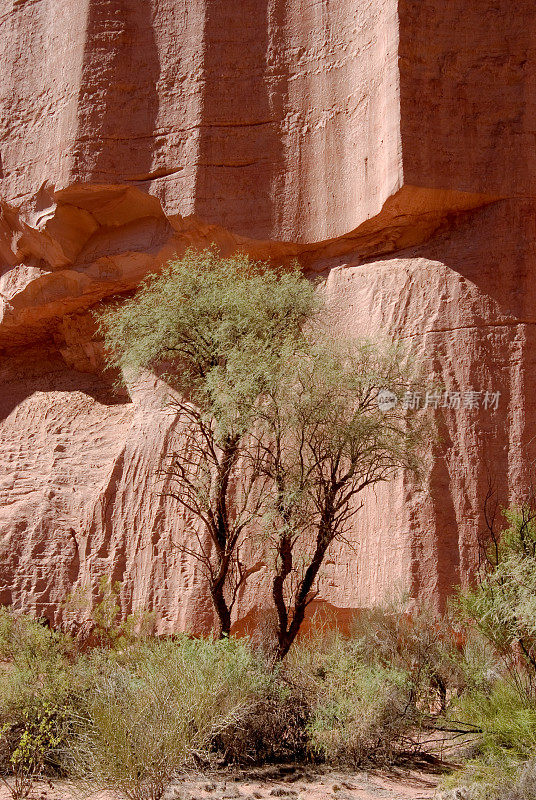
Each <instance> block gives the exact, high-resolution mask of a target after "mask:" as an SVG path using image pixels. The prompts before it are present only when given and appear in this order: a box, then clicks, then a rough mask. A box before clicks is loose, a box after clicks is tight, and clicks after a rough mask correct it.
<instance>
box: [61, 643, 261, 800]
mask: <svg viewBox="0 0 536 800" xmlns="http://www.w3.org/2000/svg"><path fill="white" fill-rule="evenodd" d="M266 680H267V679H266V677H265V675H264V674H263V672H262V670H261V669H260V668H259V667H258V665H257V664H256V663H255V661H254V659H253V657H252V655H251V652H250V650H249V649H248V647H247V644H246V643H238V642H236V641H233V640H230V639H228V640H221V641H218V642H214V641H210V640H209V641H204V640H190V639H188V638H186V637H181V638H179V639H178V640H177V641H173V642H152V643H148V644H146V645H138V646H137V647H135V648H132V649H131V650H130V651H129V652H128V653H127V654H126V656H125V657H124V658H123V659H122V663H116V662H110V663H109V664H108V665H107V668H106V670H105V674H103V675H102V676H101V677H99V678H98V679H97V681H96V684H95V686H94V687H93V688H92V690H91V691H90V692H89V693H87V694H85V695H84V696H82V697H80V698H79V701H78V704H77V709H78V710H77V712H76V713H75V714H74V715H73V717H72V727H73V737H72V741H71V742H70V755H69V770H70V772H71V774H72V775H73V776H74V777H75V778H76V779H77V781H78V782H80V783H82V784H87V785H89V786H90V787H92V788H93V789H103V790H106V789H108V790H112V791H121V792H122V793H123V794H124V795H125V796H127V797H128V798H130V800H157V798H159V797H160V796H161V795H162V793H163V792H164V790H165V788H166V786H167V785H168V783H169V781H170V780H171V779H172V777H173V776H174V775H175V774H176V773H177V772H178V771H180V770H181V769H184V768H185V766H186V765H187V764H188V763H189V762H191V761H192V759H194V760H199V759H201V760H203V759H204V758H206V756H207V753H208V751H209V750H210V747H211V743H212V741H213V739H214V737H215V736H216V735H217V734H218V733H221V732H222V731H224V730H225V729H226V728H227V727H228V726H230V725H231V724H234V725H236V724H237V722H238V720H240V719H241V718H242V717H243V716H245V715H246V714H247V713H248V711H249V710H250V709H251V708H252V706H253V705H254V704H255V703H256V701H257V699H258V697H259V696H260V695H261V694H262V693H263V691H264V687H265V682H266Z"/></svg>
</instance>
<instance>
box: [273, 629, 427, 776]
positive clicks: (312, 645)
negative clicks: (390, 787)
mask: <svg viewBox="0 0 536 800" xmlns="http://www.w3.org/2000/svg"><path fill="white" fill-rule="evenodd" d="M288 669H289V671H290V674H291V676H292V680H293V681H294V683H295V684H297V685H300V686H301V687H302V691H303V694H304V696H305V697H307V698H308V700H309V703H310V716H309V720H308V722H307V725H306V731H307V735H308V738H309V747H310V749H311V752H312V753H313V754H314V755H316V756H317V757H321V758H323V759H325V760H326V761H329V762H332V763H341V764H346V765H350V766H357V765H359V764H363V763H367V762H376V763H386V762H391V761H393V760H394V758H395V757H396V753H397V751H398V750H399V749H400V748H401V746H403V743H404V739H405V736H406V734H407V733H408V732H409V731H410V729H412V728H413V727H414V726H415V725H416V724H418V722H419V720H420V716H421V715H420V712H419V711H418V710H417V708H416V706H415V703H414V702H413V696H412V685H411V680H410V677H409V674H408V673H407V672H405V671H403V670H401V669H397V668H392V667H384V666H382V665H381V664H378V663H366V662H365V661H364V660H363V657H362V653H360V640H359V639H345V638H344V637H342V636H340V635H339V634H337V633H336V632H335V633H333V634H330V635H328V636H325V637H324V638H323V640H322V639H321V638H320V637H316V638H313V640H312V641H309V642H306V643H301V644H299V645H297V646H296V647H295V648H294V650H293V651H291V653H290V658H289V665H288Z"/></svg>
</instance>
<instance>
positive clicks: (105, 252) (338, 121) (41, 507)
mask: <svg viewBox="0 0 536 800" xmlns="http://www.w3.org/2000/svg"><path fill="white" fill-rule="evenodd" d="M535 24H536V9H535V8H534V6H533V4H532V3H530V2H529V0H520V2H517V3H516V8H515V13H513V12H512V7H511V3H507V2H506V0H501V2H497V0H480V2H478V3H474V4H473V5H472V7H471V8H467V4H462V3H460V2H457V0H452V1H451V2H449V3H440V2H438V0H425V1H424V0H419V2H417V1H415V2H413V1H412V0H401V1H399V2H394V1H392V0H367V2H364V0H353V2H350V0H343V1H342V2H337V3H335V2H327V3H318V2H313V0H305V1H304V0H300V2H298V0H244V2H241V3H236V2H233V1H232V0H210V2H202V0H199V1H198V0H194V1H193V2H188V3H182V2H179V1H178V0H159V1H158V2H156V0H152V2H146V3H145V2H144V3H128V2H125V1H124V0H84V1H83V2H81V3H80V2H74V0H60V2H58V0H10V1H9V2H8V7H7V8H6V9H5V10H3V11H2V12H0V41H1V43H2V48H1V50H0V52H2V54H3V55H2V64H3V69H2V70H0V109H1V114H0V352H1V354H2V362H1V366H0V374H1V377H2V384H1V389H0V602H2V603H14V604H15V605H16V606H17V607H20V608H25V609H32V610H35V611H36V612H37V613H46V614H47V616H49V617H50V619H51V620H54V621H58V619H59V616H60V613H61V612H60V607H61V603H62V601H63V600H64V598H65V596H66V595H67V593H68V592H69V591H70V590H71V589H72V588H73V587H74V586H85V585H90V584H95V582H96V580H97V578H98V576H99V575H101V574H108V575H110V576H111V577H112V578H113V580H120V581H121V582H122V587H123V588H122V602H123V606H124V610H125V611H130V610H132V609H141V608H143V609H147V610H156V612H157V625H158V629H159V630H160V631H170V630H177V629H181V628H182V629H184V628H189V629H192V630H208V629H209V628H210V626H211V624H212V612H211V606H210V601H209V599H208V596H207V591H206V586H205V585H204V583H203V580H202V577H201V576H200V575H199V573H198V572H197V570H196V565H195V563H194V562H192V561H191V560H189V559H187V558H185V556H184V555H183V554H182V553H181V551H180V550H179V549H178V548H177V546H176V543H177V542H178V541H180V540H182V539H183V538H184V537H188V536H192V535H193V530H194V527H193V526H194V524H195V522H194V521H193V520H191V519H188V518H185V517H184V516H181V514H180V513H179V511H178V509H177V507H176V506H174V505H173V503H172V501H169V500H162V499H161V498H159V497H158V485H157V478H156V474H155V473H156V469H157V468H158V464H159V463H160V461H161V459H162V457H163V453H164V452H165V449H166V446H167V443H168V442H169V440H170V437H171V436H172V435H173V432H174V420H173V418H172V416H171V415H170V414H169V412H168V411H167V409H166V406H165V403H164V402H163V388H162V387H161V386H160V385H159V383H158V380H157V379H156V378H155V377H153V376H149V375H148V376H146V378H145V379H144V381H143V382H141V383H140V384H138V385H137V386H135V387H132V388H131V390H130V393H126V392H125V393H123V394H118V393H117V391H116V390H115V389H114V388H113V384H114V376H112V375H109V374H108V373H107V372H106V371H105V370H103V366H104V365H103V356H102V348H101V345H100V343H99V341H98V340H97V339H96V337H95V333H94V328H93V323H92V319H91V315H90V311H91V308H92V307H94V306H95V305H96V304H97V303H100V302H107V301H108V300H109V299H110V298H112V297H114V296H117V295H118V294H120V293H124V292H127V291H131V290H133V289H135V287H136V286H137V285H138V284H139V282H140V280H141V279H142V278H143V277H144V276H145V275H146V274H147V273H148V272H151V271H154V270H155V269H158V268H159V267H160V266H161V265H162V264H164V263H166V261H168V260H169V259H170V258H171V257H173V256H174V255H175V254H180V253H182V252H183V251H184V250H185V248H187V247H188V246H190V245H194V246H200V247H203V246H207V245H209V244H210V243H212V242H216V243H217V244H218V245H219V247H220V248H221V250H222V252H224V253H231V252H233V251H235V250H237V249H240V250H243V251H246V252H249V253H251V254H252V255H253V256H255V257H261V258H268V259H271V260H273V261H274V262H288V261H289V260H291V259H293V258H298V259H299V260H300V262H301V263H302V265H303V267H304V269H306V270H308V271H310V272H312V273H318V274H321V275H322V276H323V277H325V279H326V285H327V292H328V297H329V301H330V304H331V306H332V309H333V315H334V316H333V318H334V324H336V325H337V327H338V328H340V329H341V330H343V331H346V332H349V333H353V334H372V335H377V334H380V335H382V336H392V337H397V338H402V339H403V340H405V341H408V342H410V343H411V344H412V346H413V348H414V351H415V353H416V355H417V357H419V358H420V359H422V360H423V361H424V363H425V364H427V365H428V366H429V372H430V384H431V386H432V384H433V382H434V379H435V378H437V379H439V380H440V381H441V382H442V384H443V385H444V387H445V388H446V389H447V390H449V391H459V392H462V393H463V392H468V391H471V390H476V391H481V392H484V393H485V392H486V391H487V392H493V393H498V392H500V399H499V402H498V407H497V409H494V408H488V409H486V408H484V407H483V405H482V403H481V402H480V403H479V407H478V408H473V409H471V408H464V407H463V405H462V407H461V408H459V409H456V408H453V409H441V410H438V412H437V413H438V419H439V424H440V426H441V430H442V442H441V444H440V445H439V446H438V447H437V448H436V451H435V452H434V453H433V465H432V467H431V471H430V474H429V476H428V479H427V481H426V482H425V484H424V485H423V486H420V487H415V486H414V485H413V484H412V483H411V481H409V479H408V478H406V477H404V476H401V477H400V479H399V480H398V481H397V482H394V483H393V484H390V485H389V486H384V487H382V488H381V489H380V490H378V491H376V493H374V494H371V495H370V497H367V499H366V503H365V505H364V508H363V509H362V510H361V512H360V513H359V514H358V515H357V516H356V518H355V521H354V526H353V530H352V533H351V536H350V539H351V542H352V547H346V546H344V545H340V546H337V547H336V548H334V550H333V553H332V554H331V557H330V559H329V561H328V563H327V564H326V568H325V570H324V573H323V576H322V580H321V596H322V598H323V600H324V601H327V602H328V603H330V604H332V605H333V606H336V607H338V608H344V609H349V608H355V607H357V606H359V605H363V604H366V603H370V602H373V601H375V600H379V599H381V598H382V597H385V596H386V595H388V594H389V593H391V594H392V593H393V592H394V591H396V590H409V591H410V592H411V594H412V595H413V596H428V597H429V598H430V599H431V601H433V602H434V603H436V604H438V605H439V604H441V603H442V602H443V601H444V599H445V598H446V596H447V595H448V593H449V591H450V590H451V588H452V586H453V585H456V584H457V583H459V582H460V581H463V580H466V579H467V578H468V577H469V576H470V574H471V571H472V569H473V568H474V565H475V559H476V553H475V536H476V533H477V531H478V529H479V527H480V526H481V524H482V502H483V494H484V492H485V488H486V484H487V479H488V474H489V473H491V474H492V475H493V476H494V477H495V478H496V480H497V482H498V485H499V486H500V488H501V491H502V496H503V498H504V499H505V500H507V499H512V498H514V497H515V496H516V494H517V493H519V492H520V491H521V490H522V488H523V486H524V485H526V483H527V482H528V481H529V480H530V465H531V463H532V462H533V460H534V457H535V455H536V453H535V452H534V443H533V437H534V422H535V419H534V416H535V410H534V397H535V393H534V389H535V388H536V387H535V386H534V385H533V384H534V380H535V379H534V377H533V376H534V374H535V373H534V366H533V361H534V359H535V358H536V345H535V342H534V338H535V333H534V331H535V327H534V323H535V296H534V294H535V291H536V290H535V289H534V280H533V271H534V253H533V250H534V241H535V240H536V237H535V231H534V226H535V213H534V212H535V208H534V199H533V194H534V181H535V158H536V156H535V147H534V130H535V128H536V124H535V123H536V119H535V115H536V111H535V103H536V93H535V92H534V91H533V89H534V85H533V84H534V81H535V76H536V63H535V59H536V53H535V44H534V37H533V35H532V34H533V32H534V26H535ZM480 399H482V398H480ZM267 577H268V570H267V568H266V566H265V565H262V564H259V568H258V570H257V572H256V573H255V574H254V575H253V576H252V578H251V581H250V584H249V588H248V589H246V591H245V592H244V594H243V596H242V597H241V598H240V603H239V607H238V609H237V625H238V627H239V628H240V627H244V625H246V623H247V620H249V619H253V618H254V617H255V614H256V610H258V609H257V607H258V606H259V605H262V600H259V598H262V597H263V596H265V593H266V590H267Z"/></svg>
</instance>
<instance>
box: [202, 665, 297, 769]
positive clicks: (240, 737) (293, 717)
mask: <svg viewBox="0 0 536 800" xmlns="http://www.w3.org/2000/svg"><path fill="white" fill-rule="evenodd" d="M309 716H310V704H309V700H308V699H307V698H306V697H305V696H304V693H303V691H302V690H301V688H300V687H298V686H295V685H293V684H291V683H289V682H288V681H285V680H283V679H282V678H281V676H277V677H275V678H274V679H273V680H272V681H271V682H270V685H269V687H267V691H266V693H265V695H264V696H263V697H261V698H260V699H259V700H258V702H257V703H256V704H255V706H254V707H253V708H252V709H251V710H250V711H249V713H248V714H246V715H245V716H244V718H243V719H241V720H240V722H239V723H238V724H236V725H232V726H231V727H229V728H228V729H227V730H225V731H224V732H223V733H222V734H220V735H219V736H218V737H217V739H216V742H215V745H216V747H217V749H218V751H219V752H220V753H221V754H222V756H223V758H224V760H225V761H226V762H227V763H229V762H232V763H237V764H265V763H281V762H283V763H284V762H288V761H296V760H302V759H304V758H306V757H307V756H308V754H309V736H308V733H307V722H308V720H309Z"/></svg>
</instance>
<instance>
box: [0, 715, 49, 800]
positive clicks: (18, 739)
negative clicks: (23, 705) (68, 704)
mask: <svg viewBox="0 0 536 800" xmlns="http://www.w3.org/2000/svg"><path fill="white" fill-rule="evenodd" d="M22 717H23V722H22V724H21V725H19V726H17V727H15V729H14V728H13V726H12V725H10V724H9V723H5V724H4V725H3V726H2V728H1V730H0V733H1V737H2V748H3V749H4V751H6V752H5V753H4V759H5V760H7V761H8V762H9V767H10V772H11V774H12V780H11V782H9V781H7V780H6V779H5V778H2V780H3V781H4V783H5V784H6V786H7V787H8V789H9V791H10V793H11V795H12V797H13V798H14V800H20V798H23V797H28V795H29V794H30V792H31V790H32V788H33V786H34V782H35V780H36V778H38V777H40V776H41V775H42V774H43V771H44V768H45V762H46V760H47V758H49V757H50V755H51V754H52V753H53V752H54V751H55V749H56V748H57V747H58V745H59V744H60V742H61V740H62V735H61V732H60V730H59V724H58V716H57V713H56V710H55V709H54V708H49V707H48V706H46V705H42V706H41V707H40V708H38V709H37V710H32V711H30V710H29V709H25V710H24V711H23V714H22Z"/></svg>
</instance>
